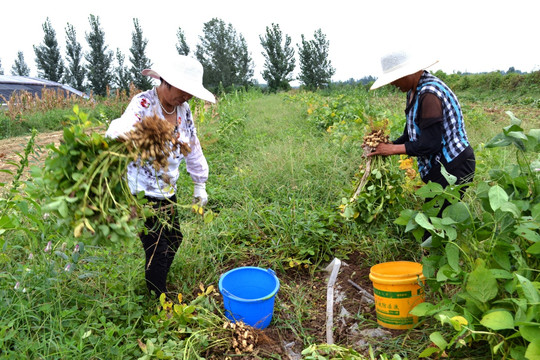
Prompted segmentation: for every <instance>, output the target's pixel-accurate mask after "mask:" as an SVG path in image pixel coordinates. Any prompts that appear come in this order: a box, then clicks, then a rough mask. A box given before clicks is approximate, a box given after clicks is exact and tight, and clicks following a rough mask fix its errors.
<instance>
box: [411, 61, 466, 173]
mask: <svg viewBox="0 0 540 360" xmlns="http://www.w3.org/2000/svg"><path fill="white" fill-rule="evenodd" d="M426 93H431V94H434V95H435V96H437V97H438V98H439V99H440V100H441V103H442V113H443V122H442V124H443V129H444V132H443V137H442V139H441V141H442V145H443V146H442V148H441V151H439V152H438V153H436V154H431V155H429V156H418V157H417V161H418V170H419V171H420V176H421V177H422V178H424V177H425V176H426V175H427V174H428V173H429V171H430V170H431V168H432V167H433V164H436V163H437V162H439V161H440V162H442V163H443V164H444V163H446V164H448V163H450V162H452V161H453V160H454V159H455V158H456V157H457V156H458V155H459V154H461V153H462V152H463V151H464V150H465V149H466V148H467V147H468V146H469V140H468V139H467V132H466V131H465V124H464V122H463V114H462V113H461V106H460V105H459V102H458V99H457V97H456V95H455V94H454V93H453V92H452V90H450V88H448V86H446V84H445V83H444V82H442V81H441V80H440V79H439V78H437V77H436V76H433V75H431V74H430V73H428V72H427V71H424V74H423V75H422V77H421V78H420V80H419V82H418V86H417V88H416V93H415V99H413V106H411V107H410V109H409V111H408V113H407V132H408V135H409V141H416V140H418V137H419V135H420V131H421V129H420V128H419V127H418V125H417V119H418V115H419V114H420V113H421V111H419V108H418V107H419V106H418V105H419V100H420V98H421V97H422V95H423V94H426ZM409 96H410V93H409V94H408V95H407V98H408V97H409Z"/></svg>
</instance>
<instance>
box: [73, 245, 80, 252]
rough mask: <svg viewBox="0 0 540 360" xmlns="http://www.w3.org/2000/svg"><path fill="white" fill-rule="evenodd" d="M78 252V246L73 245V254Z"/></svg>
mask: <svg viewBox="0 0 540 360" xmlns="http://www.w3.org/2000/svg"><path fill="white" fill-rule="evenodd" d="M78 252H79V244H77V245H75V249H73V253H78Z"/></svg>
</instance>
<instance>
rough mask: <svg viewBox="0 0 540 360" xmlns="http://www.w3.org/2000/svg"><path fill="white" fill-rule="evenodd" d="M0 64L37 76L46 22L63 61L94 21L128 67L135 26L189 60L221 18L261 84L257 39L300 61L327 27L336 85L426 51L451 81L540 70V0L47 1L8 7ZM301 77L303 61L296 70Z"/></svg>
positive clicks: (159, 46) (158, 50) (160, 50)
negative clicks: (275, 40)
mask: <svg viewBox="0 0 540 360" xmlns="http://www.w3.org/2000/svg"><path fill="white" fill-rule="evenodd" d="M0 12H1V15H0V34H2V40H1V45H0V60H1V64H2V68H3V69H4V74H6V75H10V73H11V67H12V65H13V63H14V61H15V58H16V56H17V52H18V51H22V52H23V54H24V58H25V62H26V64H27V65H28V66H29V67H30V69H31V73H30V75H31V76H37V69H36V67H35V53H34V50H33V45H41V44H42V43H43V37H44V32H43V28H42V26H43V23H44V22H45V21H46V18H47V17H49V19H50V21H51V24H52V27H53V28H54V30H55V31H56V37H57V40H58V42H59V44H60V48H61V52H62V56H64V58H65V27H66V25H67V23H70V24H72V25H73V26H74V27H75V30H76V32H77V39H78V41H79V42H80V43H81V45H82V46H83V48H84V49H85V50H87V49H88V45H87V41H86V38H85V34H86V33H88V32H89V31H90V25H89V20H88V19H89V15H90V14H93V15H96V16H99V19H100V23H101V28H102V29H103V31H104V32H105V42H106V44H107V45H108V48H109V49H110V50H113V51H116V48H120V50H121V51H122V52H123V53H124V55H125V57H126V64H127V65H130V63H129V60H128V59H129V55H130V54H129V48H130V46H131V33H132V32H133V29H134V26H133V18H137V19H139V23H140V25H141V28H142V31H143V35H144V37H145V38H146V39H147V40H148V46H147V52H146V55H147V56H148V57H149V58H150V60H152V61H154V60H155V59H157V58H158V57H160V56H171V55H174V54H175V53H176V48H175V45H176V43H177V37H176V32H177V30H178V28H179V27H180V28H182V30H183V31H184V34H185V36H186V38H187V42H188V45H189V46H190V48H191V50H192V52H194V51H195V47H196V45H197V43H198V42H199V36H202V35H203V32H202V30H203V25H204V23H206V22H208V21H210V20H211V19H212V18H219V19H221V20H223V21H224V22H225V23H226V24H231V25H232V26H233V27H234V29H235V30H236V32H237V33H238V34H241V35H242V36H244V38H245V39H246V41H247V44H248V49H249V52H250V54H251V56H252V59H253V62H254V65H255V68H254V70H255V72H254V77H255V78H256V79H257V80H258V81H259V82H264V81H263V79H262V76H261V72H262V70H263V65H264V58H263V56H262V55H261V52H262V51H263V48H262V46H261V44H260V40H259V36H260V35H264V34H265V29H266V27H267V26H270V25H271V24H272V23H276V24H278V25H279V26H280V28H281V30H282V32H283V33H284V34H286V35H289V36H290V37H291V38H292V44H293V46H294V49H295V52H296V54H297V53H298V48H297V44H299V43H300V42H301V35H302V34H303V35H304V37H305V38H306V39H308V40H311V39H313V33H314V32H315V30H317V29H319V28H320V29H321V30H322V32H323V33H324V34H325V35H326V37H327V40H328V41H329V42H330V48H329V57H330V60H331V62H332V66H333V67H334V68H335V69H336V73H335V75H334V76H333V78H332V80H334V81H338V80H348V79H350V78H354V79H360V78H362V77H364V76H368V75H373V76H377V75H378V74H379V72H380V61H379V59H380V57H381V55H382V54H383V53H385V52H387V51H390V50H392V49H396V48H400V47H412V46H415V45H416V46H421V47H422V49H423V50H426V51H427V55H426V56H428V57H431V56H432V57H434V58H436V59H438V60H439V63H438V64H437V65H435V66H434V67H433V68H431V69H432V70H438V69H441V70H443V71H445V72H446V73H453V72H457V71H461V72H465V71H468V72H482V71H495V70H508V68H509V67H511V66H513V67H514V68H516V69H517V70H522V71H527V72H529V71H535V70H540V46H539V45H538V39H539V38H540V21H539V20H538V18H539V17H540V15H539V14H540V1H538V0H513V1H498V0H491V1H481V0H466V1H465V0H452V1H437V0H431V1H427V0H426V1H414V0H410V1H405V0H391V1H390V0H326V1H319V0H311V1H305V0H272V1H257V0H245V1H244V0H193V1H171V0H165V1H159V0H154V1H148V0H146V1H140V0H131V1H124V0H107V1H103V0H90V1H73V0H69V1H68V0H49V1H34V0H29V1H25V0H23V1H20V0H19V1H17V0H10V1H2V4H1V6H0ZM298 70H299V65H298V55H297V67H296V70H295V73H294V75H295V76H297V74H298Z"/></svg>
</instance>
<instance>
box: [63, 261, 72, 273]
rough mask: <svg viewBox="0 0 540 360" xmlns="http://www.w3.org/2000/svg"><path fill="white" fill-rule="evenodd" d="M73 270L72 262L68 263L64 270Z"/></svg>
mask: <svg viewBox="0 0 540 360" xmlns="http://www.w3.org/2000/svg"><path fill="white" fill-rule="evenodd" d="M69 270H71V263H69V264H67V265H66V267H65V268H64V271H69Z"/></svg>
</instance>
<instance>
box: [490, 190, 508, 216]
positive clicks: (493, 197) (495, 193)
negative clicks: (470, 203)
mask: <svg viewBox="0 0 540 360" xmlns="http://www.w3.org/2000/svg"><path fill="white" fill-rule="evenodd" d="M506 202H508V194H507V193H506V191H504V189H503V188H502V187H500V186H499V185H495V186H492V187H491V189H489V205H490V206H491V208H492V209H493V211H495V210H497V209H499V208H500V207H501V206H502V204H503V203H506Z"/></svg>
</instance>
